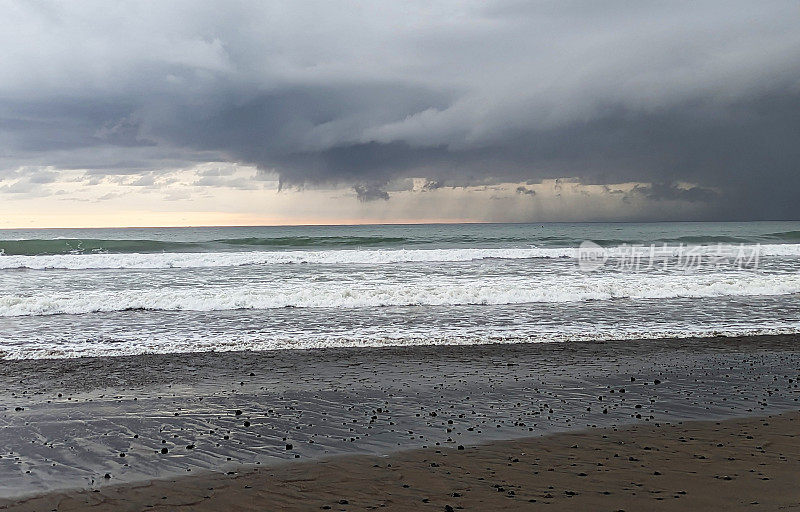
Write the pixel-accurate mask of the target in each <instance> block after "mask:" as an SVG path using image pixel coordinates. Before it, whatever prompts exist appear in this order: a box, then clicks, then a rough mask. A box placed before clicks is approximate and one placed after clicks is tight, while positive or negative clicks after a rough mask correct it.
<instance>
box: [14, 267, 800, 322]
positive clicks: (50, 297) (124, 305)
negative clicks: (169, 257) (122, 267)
mask: <svg viewBox="0 0 800 512" xmlns="http://www.w3.org/2000/svg"><path fill="white" fill-rule="evenodd" d="M795 293H800V275H798V274H796V273H794V274H765V273H759V272H746V271H742V272H717V273H707V274H700V273H698V274H636V273H616V274H598V275H589V276H587V275H575V274H570V275H549V276H537V277H526V276H519V275H516V276H497V277H485V276H483V277H479V278H474V277H473V278H448V277H446V276H436V275H430V276H424V278H420V279H417V280H412V281H406V282H397V281H394V282H392V281H388V282H387V281H385V280H382V279H381V280H367V281H358V282H354V281H341V282H339V281H323V282H317V281H313V280H312V281H273V282H256V283H248V284H244V285H238V286H215V287H176V288H159V289H152V288H151V289H123V290H114V289H102V290H86V291H80V292H64V291H55V290H51V291H47V292H28V293H26V294H24V295H15V294H13V293H11V294H6V295H4V296H0V316H38V315H53V314H85V313H93V312H109V311H123V310H130V309H144V310H160V311H225V310H236V309H255V310H269V309H274V308H286V307H295V308H370V307H380V306H413V305H420V306H421V305H467V304H497V305H499V304H524V303H558V302H573V301H586V300H609V299H656V298H676V297H721V296H751V295H789V294H795Z"/></svg>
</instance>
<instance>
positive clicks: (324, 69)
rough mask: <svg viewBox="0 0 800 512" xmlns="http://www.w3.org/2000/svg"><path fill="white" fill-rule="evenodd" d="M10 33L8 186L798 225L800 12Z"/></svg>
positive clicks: (430, 10)
mask: <svg viewBox="0 0 800 512" xmlns="http://www.w3.org/2000/svg"><path fill="white" fill-rule="evenodd" d="M162 4H163V5H162ZM2 13H3V16H2V17H0V47H1V48H3V49H4V53H5V55H4V59H3V66H2V67H0V123H2V131H0V169H5V170H6V171H5V172H9V171H11V170H13V169H16V168H17V167H18V166H21V165H53V166H56V167H61V168H88V169H93V172H97V173H108V174H117V173H119V174H124V173H143V174H146V173H150V172H152V171H158V170H159V169H164V168H168V167H175V166H181V165H190V164H191V163H192V162H203V161H210V160H227V161H236V162H245V163H251V164H256V165H257V166H259V168H261V169H264V170H268V171H274V172H277V173H278V174H279V175H280V178H281V181H282V183H284V184H287V185H293V184H298V185H299V184H303V183H341V184H350V185H354V186H355V190H356V191H357V193H358V197H359V198H360V199H362V200H373V199H386V197H387V196H386V193H385V192H384V190H385V189H384V188H382V186H383V185H384V184H386V183H387V182H388V181H390V180H392V179H396V178H400V177H404V176H420V177H428V178H430V179H431V180H433V181H436V182H437V183H440V184H441V183H443V184H445V185H447V184H465V183H487V182H491V181H492V180H520V181H525V180H532V181H536V180H541V179H544V178H556V177H563V176H570V177H577V178H579V179H580V180H581V181H582V182H585V183H599V184H602V183H619V182H623V181H637V182H647V183H653V185H650V186H647V187H641V188H638V189H637V192H636V193H637V194H640V195H642V196H643V197H646V198H648V199H650V200H653V201H658V200H684V201H690V202H701V203H706V204H708V208H707V210H706V213H705V214H704V217H707V218H719V219H723V218H724V219H737V218H800V201H797V200H796V199H795V194H796V191H797V190H798V189H799V188H800V172H798V170H800V169H798V165H800V143H799V142H800V28H798V27H800V9H798V7H797V3H796V2H794V1H770V2H751V1H727V2H721V1H715V2H710V1H705V2H703V1H701V2H623V1H608V2H593V1H588V0H585V1H552V2H515V1H496V2H477V1H476V2H461V1H459V2H436V3H433V4H431V3H430V2H419V3H415V2H370V3H366V4H356V3H352V4H349V3H339V2H336V3H332V2H304V3H297V2H285V3H282V2H246V1H238V2H236V1H232V2H197V1H192V2H164V3H161V4H157V3H155V2H152V3H150V2H140V3H134V2H126V3H114V4H109V3H107V2H91V1H85V2H73V3H38V2H37V3H32V2H19V3H17V2H3V3H2ZM3 172H4V171H2V170H0V174H2V173H3ZM214 181H215V179H212V178H211V177H209V178H208V182H209V185H210V186H212V185H213V182H214ZM216 181H219V179H217V180H216ZM679 182H689V183H693V184H696V186H694V187H692V188H688V189H687V188H686V187H680V188H679V187H677V186H676V184H678V183H679ZM30 183H34V181H30ZM242 186H244V185H242ZM532 200H535V199H532Z"/></svg>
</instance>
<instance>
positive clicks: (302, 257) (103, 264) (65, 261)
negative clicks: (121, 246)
mask: <svg viewBox="0 0 800 512" xmlns="http://www.w3.org/2000/svg"><path fill="white" fill-rule="evenodd" d="M605 250H606V253H607V254H608V256H609V257H611V258H613V257H620V256H630V255H631V251H634V252H639V253H642V254H643V255H647V254H649V251H650V250H651V249H650V247H630V246H617V247H607V248H606V249H605ZM735 250H737V248H736V247H735V246H700V247H697V248H696V250H695V252H694V254H695V255H698V254H701V255H717V254H720V255H724V256H730V255H731V251H735ZM743 250H744V251H745V252H747V253H748V254H749V253H750V251H757V252H758V255H759V256H794V257H798V256H800V244H771V245H760V246H754V245H753V246H743ZM685 251H686V248H685V247H681V246H656V247H655V254H656V255H657V256H659V257H669V256H677V255H679V254H684V253H685ZM578 255H579V249H578V248H577V247H529V248H508V249H502V248H499V249H489V248H487V249H338V250H327V251H297V250H295V251H241V252H202V253H201V252H165V253H149V254H148V253H129V254H112V253H94V254H59V255H41V256H10V255H7V256H3V257H0V270H4V269H5V270H8V269H31V270H46V269H72V270H86V269H159V268H206V267H237V266H244V265H285V264H314V265H351V264H352V265H385V264H396V263H414V262H431V263H435V262H460V261H475V260H483V259H508V260H516V259H536V258H577V257H578Z"/></svg>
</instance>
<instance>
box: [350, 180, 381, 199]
mask: <svg viewBox="0 0 800 512" xmlns="http://www.w3.org/2000/svg"><path fill="white" fill-rule="evenodd" d="M353 190H354V191H355V193H356V197H357V198H358V200H359V201H361V202H368V201H379V200H383V201H388V200H389V193H388V192H386V191H385V190H383V189H382V188H381V187H380V186H379V185H375V184H367V185H353Z"/></svg>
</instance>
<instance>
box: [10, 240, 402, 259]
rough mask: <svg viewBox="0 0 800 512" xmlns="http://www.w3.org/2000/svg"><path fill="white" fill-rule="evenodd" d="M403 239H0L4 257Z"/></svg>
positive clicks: (363, 243) (371, 243)
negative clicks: (195, 240)
mask: <svg viewBox="0 0 800 512" xmlns="http://www.w3.org/2000/svg"><path fill="white" fill-rule="evenodd" d="M405 241H406V239H405V238H397V237H379V236H353V237H350V236H316V237H314V236H295V237H274V238H255V237H253V238H223V239H218V240H208V241H201V242H178V241H163V240H127V239H100V238H56V239H30V240H0V254H4V255H7V256H52V255H58V254H105V253H111V254H125V253H156V252H165V251H171V252H190V251H193V252H208V251H219V250H222V249H224V248H225V247H226V246H227V247H228V250H230V248H231V247H287V248H292V247H341V246H354V247H357V246H374V245H382V244H401V243H403V242H405Z"/></svg>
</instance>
